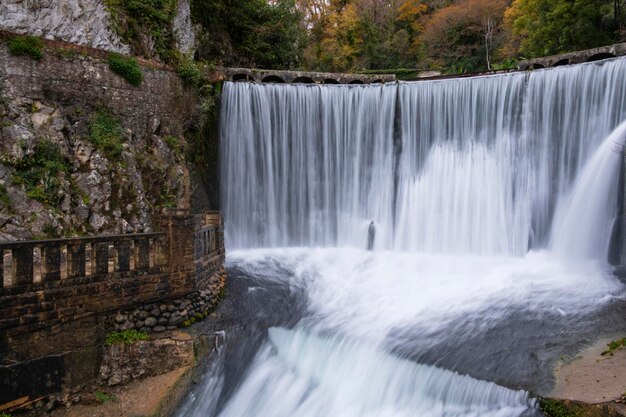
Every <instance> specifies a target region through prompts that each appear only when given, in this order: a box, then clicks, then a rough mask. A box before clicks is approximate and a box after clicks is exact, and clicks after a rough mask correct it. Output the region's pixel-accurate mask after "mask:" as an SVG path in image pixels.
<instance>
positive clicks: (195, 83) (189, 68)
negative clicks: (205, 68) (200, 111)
mask: <svg viewBox="0 0 626 417" xmlns="http://www.w3.org/2000/svg"><path fill="white" fill-rule="evenodd" d="M176 72H178V75H179V76H180V78H181V79H182V80H183V82H184V83H185V84H186V85H189V86H192V87H195V88H198V87H199V86H200V85H201V84H202V83H203V81H204V79H203V76H202V72H201V71H200V69H199V68H198V65H197V64H196V63H195V62H194V60H193V57H192V56H189V55H182V54H181V55H179V56H178V58H177V60H176Z"/></svg>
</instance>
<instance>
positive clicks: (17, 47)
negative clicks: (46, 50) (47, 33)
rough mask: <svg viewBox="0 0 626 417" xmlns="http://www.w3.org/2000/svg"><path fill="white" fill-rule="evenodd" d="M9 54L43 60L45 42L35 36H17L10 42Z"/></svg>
mask: <svg viewBox="0 0 626 417" xmlns="http://www.w3.org/2000/svg"><path fill="white" fill-rule="evenodd" d="M9 53H11V55H16V56H29V57H31V58H33V59H35V60H37V61H39V60H40V59H41V58H43V42H42V41H41V39H39V38H36V37H35V36H30V35H27V36H16V37H14V38H13V39H11V40H10V41H9Z"/></svg>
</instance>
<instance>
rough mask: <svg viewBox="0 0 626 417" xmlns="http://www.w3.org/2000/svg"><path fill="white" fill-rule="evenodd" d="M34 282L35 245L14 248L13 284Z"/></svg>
mask: <svg viewBox="0 0 626 417" xmlns="http://www.w3.org/2000/svg"><path fill="white" fill-rule="evenodd" d="M32 283H33V247H32V246H28V245H25V246H22V247H19V248H16V249H13V285H28V284H32Z"/></svg>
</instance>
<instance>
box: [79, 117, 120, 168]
mask: <svg viewBox="0 0 626 417" xmlns="http://www.w3.org/2000/svg"><path fill="white" fill-rule="evenodd" d="M89 133H90V135H89V138H88V139H89V141H90V142H91V143H93V144H94V145H95V146H96V149H98V150H99V151H102V153H104V155H105V156H106V157H107V158H108V159H110V160H115V159H118V158H119V157H120V156H121V155H122V150H123V149H124V148H123V146H122V138H123V131H122V126H120V124H119V123H118V122H117V120H115V119H114V118H113V117H112V116H111V115H110V114H109V113H107V112H106V111H105V110H98V111H97V112H96V113H95V114H94V115H93V116H92V117H91V120H90V122H89Z"/></svg>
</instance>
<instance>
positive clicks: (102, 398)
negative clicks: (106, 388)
mask: <svg viewBox="0 0 626 417" xmlns="http://www.w3.org/2000/svg"><path fill="white" fill-rule="evenodd" d="M94 396H95V397H96V400H98V401H99V402H100V403H101V404H104V403H107V402H109V401H113V400H114V399H115V397H113V396H112V395H109V394H107V393H106V392H102V391H96V392H95V393H94Z"/></svg>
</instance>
